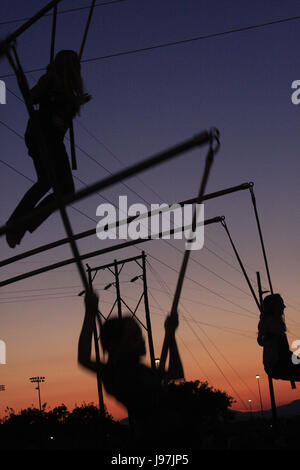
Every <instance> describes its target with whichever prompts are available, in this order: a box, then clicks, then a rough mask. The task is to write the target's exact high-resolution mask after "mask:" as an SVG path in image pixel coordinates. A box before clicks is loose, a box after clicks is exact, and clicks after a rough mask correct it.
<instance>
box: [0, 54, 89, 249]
mask: <svg viewBox="0 0 300 470" xmlns="http://www.w3.org/2000/svg"><path fill="white" fill-rule="evenodd" d="M30 95H31V96H30V98H31V101H32V103H33V104H34V105H39V109H38V111H35V112H36V113H38V114H37V117H38V120H39V125H40V131H41V134H42V135H41V136H39V135H37V130H36V129H35V128H34V125H33V123H32V122H31V120H30V119H29V121H28V124H27V129H26V132H25V143H26V146H27V148H28V153H29V155H30V156H31V158H32V159H33V163H34V166H35V170H36V174H37V182H36V183H35V184H34V185H33V186H32V187H31V188H30V189H29V190H28V191H27V193H26V194H25V196H24V197H23V198H22V200H21V201H20V203H19V204H18V206H17V208H16V209H15V210H14V212H13V214H12V215H11V217H10V218H9V219H8V221H7V228H8V231H7V235H6V240H7V243H8V245H9V246H10V247H11V248H14V247H15V246H16V245H18V244H20V242H21V240H22V238H23V236H24V234H25V233H26V231H27V230H28V231H29V232H31V233H32V232H34V230H36V229H37V228H38V227H39V226H40V225H41V223H42V222H43V221H44V220H45V219H47V217H49V215H50V214H51V213H52V212H53V210H52V209H51V208H49V209H48V210H47V209H46V210H45V211H44V212H43V214H36V216H35V217H34V218H33V219H32V220H31V221H30V222H29V223H27V224H24V225H23V227H21V228H18V229H13V228H11V229H10V223H11V222H14V221H16V220H17V219H19V218H22V217H24V216H26V215H28V214H34V213H35V210H36V209H37V210H39V209H40V208H43V207H46V206H47V205H49V204H50V203H52V202H53V201H54V200H55V195H54V193H51V194H50V195H48V196H47V197H45V198H44V199H43V200H42V201H41V202H40V203H39V204H38V202H39V201H40V200H41V199H42V198H43V197H44V196H45V195H46V194H47V192H48V191H49V190H50V189H51V187H53V182H52V181H51V177H50V175H51V172H50V171H49V168H50V165H51V166H52V171H53V173H54V176H55V179H56V182H57V185H58V188H59V191H60V194H61V195H69V194H72V193H73V192H74V182H73V177H72V173H71V168H70V164H69V158H68V154H67V152H66V148H65V145H64V136H65V134H66V132H67V130H68V128H69V126H70V124H71V122H72V119H73V118H74V117H75V116H76V115H77V114H78V113H79V111H80V107H81V106H82V105H83V104H85V103H87V102H88V101H89V100H90V99H91V97H90V95H88V94H86V93H84V92H83V82H82V77H81V72H80V60H79V57H78V55H77V54H76V52H74V51H72V50H62V51H60V52H58V54H57V55H56V57H55V60H54V62H53V64H50V65H49V66H48V67H47V72H46V74H45V75H43V76H42V77H41V78H40V79H39V81H38V83H37V84H36V85H35V86H34V87H33V88H32V90H31V93H30ZM39 138H42V139H43V142H44V144H45V146H46V147H47V150H48V152H47V155H41V150H40V146H39V143H38V140H39ZM50 158H51V162H50V161H48V160H47V159H50ZM37 204H38V205H37Z"/></svg>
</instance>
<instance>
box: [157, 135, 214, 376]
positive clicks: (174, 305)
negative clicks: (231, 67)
mask: <svg viewBox="0 0 300 470" xmlns="http://www.w3.org/2000/svg"><path fill="white" fill-rule="evenodd" d="M215 141H216V142H217V145H216V147H215V148H214V147H213V143H214V142H215ZM219 147H220V142H219V131H218V130H217V129H213V130H212V131H211V134H210V142H209V151H208V154H207V156H206V160H205V168H204V172H203V176H202V180H201V184H200V189H199V193H198V197H197V205H198V204H201V202H202V199H203V196H204V192H205V188H206V185H207V181H208V177H209V173H210V169H211V167H212V164H213V160H214V155H215V154H216V153H217V151H218V150H219ZM197 205H196V208H195V210H194V215H193V222H192V230H191V234H190V237H189V240H188V243H193V233H195V229H196V225H197V216H198V206H197ZM190 251H191V250H188V249H186V250H185V252H184V255H183V260H182V264H181V269H180V272H179V276H178V281H177V286H176V290H175V294H174V299H173V303H172V307H171V312H170V316H171V317H174V316H175V315H176V314H177V311H178V304H179V300H180V295H181V291H182V287H183V282H184V278H185V273H186V269H187V265H188V261H189V257H190ZM168 349H169V337H168V336H167V335H165V339H164V343H163V346H162V351H161V356H160V364H159V369H160V371H161V372H163V371H164V369H165V363H166V359H167V354H168Z"/></svg>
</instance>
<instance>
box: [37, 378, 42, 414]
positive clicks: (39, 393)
mask: <svg viewBox="0 0 300 470" xmlns="http://www.w3.org/2000/svg"><path fill="white" fill-rule="evenodd" d="M37 391H38V395H39V406H40V412H42V402H41V390H40V382H39V381H38V386H37Z"/></svg>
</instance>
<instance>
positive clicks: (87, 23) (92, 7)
mask: <svg viewBox="0 0 300 470" xmlns="http://www.w3.org/2000/svg"><path fill="white" fill-rule="evenodd" d="M95 3H96V0H92V3H91V6H90V11H89V16H88V19H87V22H86V26H85V30H84V34H83V38H82V42H81V47H80V51H79V54H78V55H79V59H81V58H82V54H83V50H84V46H85V42H86V38H87V35H88V31H89V27H90V24H91V19H92V16H93V11H94V7H95Z"/></svg>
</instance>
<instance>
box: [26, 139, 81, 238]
mask: <svg viewBox="0 0 300 470" xmlns="http://www.w3.org/2000/svg"><path fill="white" fill-rule="evenodd" d="M52 155H53V160H52V165H53V170H54V172H55V178H56V183H57V185H58V190H59V193H60V195H61V196H65V195H68V194H73V193H74V191H75V188H74V182H73V177H72V172H71V168H70V163H69V157H68V154H67V152H66V149H65V146H64V144H63V142H62V141H56V142H53V153H52ZM56 200H57V198H56V195H55V194H54V193H52V194H50V195H49V196H47V197H45V198H44V199H43V200H42V201H41V202H40V204H38V206H36V207H35V209H34V210H33V213H34V212H35V211H36V212H37V211H38V210H40V209H44V211H43V214H38V213H37V214H36V217H35V218H34V219H33V220H32V221H31V222H30V223H29V225H28V230H29V231H30V232H31V233H32V232H34V231H35V230H36V229H37V228H38V227H39V226H40V225H41V224H42V223H43V222H44V220H46V219H47V218H48V217H49V216H50V215H51V214H52V212H53V209H51V208H50V209H47V206H49V204H51V203H53V202H55V201H56Z"/></svg>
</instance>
